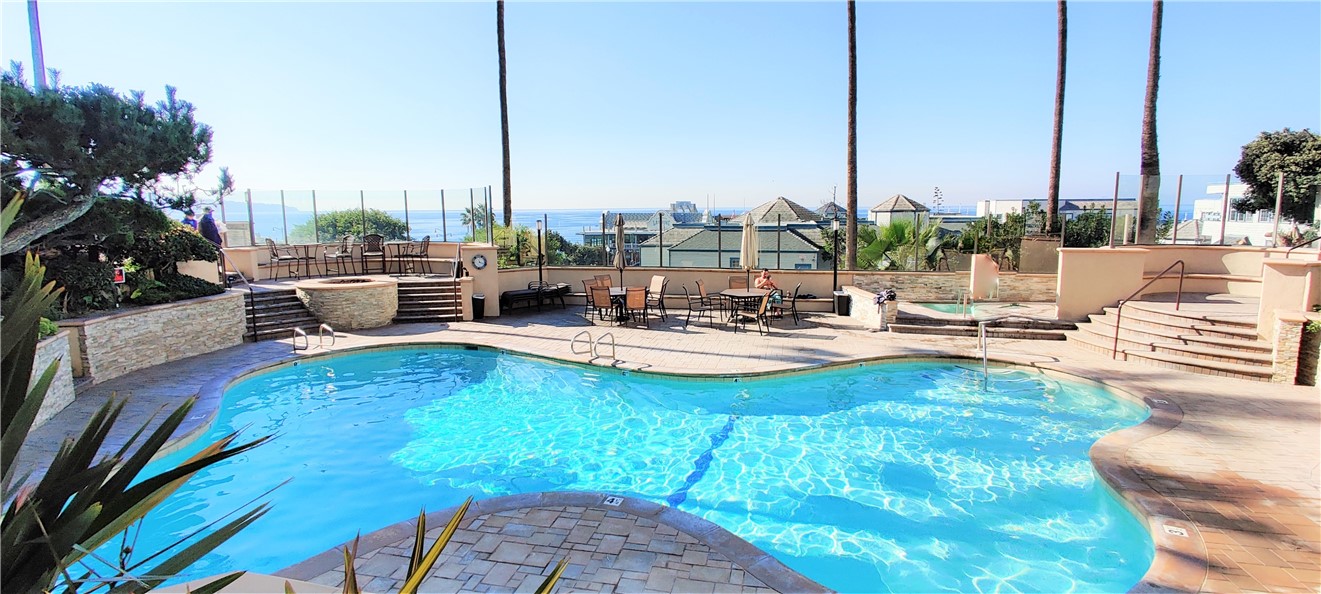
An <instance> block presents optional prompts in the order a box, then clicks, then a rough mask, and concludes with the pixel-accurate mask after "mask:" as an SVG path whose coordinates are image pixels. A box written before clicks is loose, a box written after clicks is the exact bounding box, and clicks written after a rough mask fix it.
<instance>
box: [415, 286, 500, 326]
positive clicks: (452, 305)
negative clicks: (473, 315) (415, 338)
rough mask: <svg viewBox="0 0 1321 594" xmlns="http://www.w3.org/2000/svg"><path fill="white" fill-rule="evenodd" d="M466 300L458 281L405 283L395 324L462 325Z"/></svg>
mask: <svg viewBox="0 0 1321 594" xmlns="http://www.w3.org/2000/svg"><path fill="white" fill-rule="evenodd" d="M462 299H463V296H462V294H461V293H460V291H459V282H458V281H457V280H452V279H444V280H430V279H428V280H403V279H401V280H400V281H399V312H398V313H396V314H395V317H394V322H395V323H396V324H408V323H424V322H457V321H461V320H463V302H462ZM488 299H489V297H488Z"/></svg>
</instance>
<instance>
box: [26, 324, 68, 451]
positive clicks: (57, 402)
mask: <svg viewBox="0 0 1321 594" xmlns="http://www.w3.org/2000/svg"><path fill="white" fill-rule="evenodd" d="M70 335H71V333H70V332H69V331H68V330H61V331H59V332H57V333H56V334H55V336H51V337H49V338H47V339H46V340H43V341H41V342H38V343H37V357H36V359H34V360H33V362H32V380H31V381H29V382H28V389H31V388H32V386H33V385H34V384H36V383H37V378H39V377H41V374H42V373H44V372H45V371H46V367H47V366H49V365H50V364H51V362H53V361H55V360H57V359H58V360H60V366H59V369H57V370H56V371H55V379H54V380H52V381H51V383H50V389H49V390H47V391H46V399H45V400H44V401H42V403H41V410H39V411H37V420H36V422H35V423H33V425H32V427H33V428H34V429H35V428H37V427H40V426H41V424H42V423H45V422H46V421H47V420H49V419H50V418H51V417H53V416H55V413H57V412H60V411H62V410H64V407H66V406H69V403H71V402H73V365H72V359H73V357H71V356H70V354H69V336H70Z"/></svg>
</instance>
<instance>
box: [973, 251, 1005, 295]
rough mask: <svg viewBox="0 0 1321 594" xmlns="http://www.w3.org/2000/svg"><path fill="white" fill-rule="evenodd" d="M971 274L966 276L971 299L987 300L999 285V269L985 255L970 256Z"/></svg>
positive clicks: (989, 257)
mask: <svg viewBox="0 0 1321 594" xmlns="http://www.w3.org/2000/svg"><path fill="white" fill-rule="evenodd" d="M971 269H972V273H971V274H970V275H969V276H968V293H969V294H971V295H972V298H973V299H988V298H990V297H991V295H993V294H994V293H995V292H996V287H997V286H998V285H999V283H1000V267H999V266H997V265H996V263H995V260H992V259H991V256H989V255H987V254H973V255H972V266H971Z"/></svg>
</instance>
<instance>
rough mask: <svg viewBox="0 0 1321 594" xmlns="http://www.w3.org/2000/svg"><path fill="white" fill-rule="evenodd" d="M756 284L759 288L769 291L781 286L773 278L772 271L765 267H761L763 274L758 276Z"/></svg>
mask: <svg viewBox="0 0 1321 594" xmlns="http://www.w3.org/2000/svg"><path fill="white" fill-rule="evenodd" d="M755 286H756V287H757V288H758V289H766V290H767V291H769V290H771V289H778V288H780V287H779V286H777V285H776V284H775V281H774V280H772V279H771V271H770V270H767V269H765V268H763V269H761V276H758V277H757V282H756V285H755Z"/></svg>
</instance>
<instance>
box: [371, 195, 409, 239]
mask: <svg viewBox="0 0 1321 594" xmlns="http://www.w3.org/2000/svg"><path fill="white" fill-rule="evenodd" d="M361 197H362V209H363V214H362V216H363V218H364V221H365V223H364V224H365V231H364V232H363V233H364V234H368V235H370V234H377V235H382V236H384V237H385V239H386V241H405V240H407V239H408V225H407V223H405V221H404V192H403V191H402V190H364V191H362V192H361Z"/></svg>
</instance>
